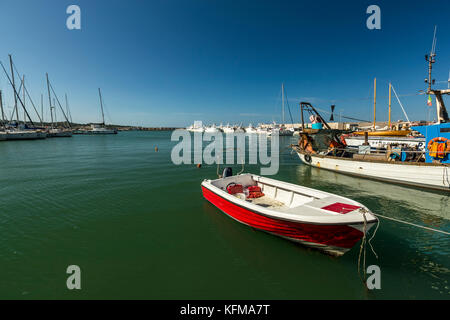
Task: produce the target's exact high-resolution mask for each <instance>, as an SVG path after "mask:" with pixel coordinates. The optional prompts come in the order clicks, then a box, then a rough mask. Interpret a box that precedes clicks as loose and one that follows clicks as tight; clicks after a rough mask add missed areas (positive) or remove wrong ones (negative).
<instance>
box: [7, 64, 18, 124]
mask: <svg viewBox="0 0 450 320" xmlns="http://www.w3.org/2000/svg"><path fill="white" fill-rule="evenodd" d="M9 65H10V67H11V77H12V87H13V91H14V110H15V112H16V118H17V129H19V112H18V110H17V97H16V83H15V81H14V70H13V62H12V56H11V55H9Z"/></svg>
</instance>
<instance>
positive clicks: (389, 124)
mask: <svg viewBox="0 0 450 320" xmlns="http://www.w3.org/2000/svg"><path fill="white" fill-rule="evenodd" d="M388 128H389V129H390V128H391V83H390V82H389V122H388Z"/></svg>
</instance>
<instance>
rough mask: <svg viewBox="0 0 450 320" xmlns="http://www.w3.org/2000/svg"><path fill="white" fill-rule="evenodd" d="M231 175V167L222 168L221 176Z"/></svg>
mask: <svg viewBox="0 0 450 320" xmlns="http://www.w3.org/2000/svg"><path fill="white" fill-rule="evenodd" d="M232 175H233V169H232V168H231V167H225V169H223V173H222V178H226V177H231V176H232Z"/></svg>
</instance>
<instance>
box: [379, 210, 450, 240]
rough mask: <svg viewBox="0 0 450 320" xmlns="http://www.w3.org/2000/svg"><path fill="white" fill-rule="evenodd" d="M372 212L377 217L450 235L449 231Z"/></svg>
mask: <svg viewBox="0 0 450 320" xmlns="http://www.w3.org/2000/svg"><path fill="white" fill-rule="evenodd" d="M372 214H373V215H375V216H377V217H380V218H384V219H388V220H392V221H395V222H399V223H404V224H409V225H411V226H414V227H418V228H422V229H426V230H430V231H434V232H440V233H443V234H446V235H450V232H447V231H443V230H438V229H433V228H430V227H425V226H421V225H418V224H415V223H411V222H406V221H402V220H399V219H395V218H391V217H386V216H383V215H381V214H378V213H372Z"/></svg>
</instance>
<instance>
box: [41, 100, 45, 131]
mask: <svg viewBox="0 0 450 320" xmlns="http://www.w3.org/2000/svg"><path fill="white" fill-rule="evenodd" d="M41 125H42V126H44V95H43V94H42V93H41Z"/></svg>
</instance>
